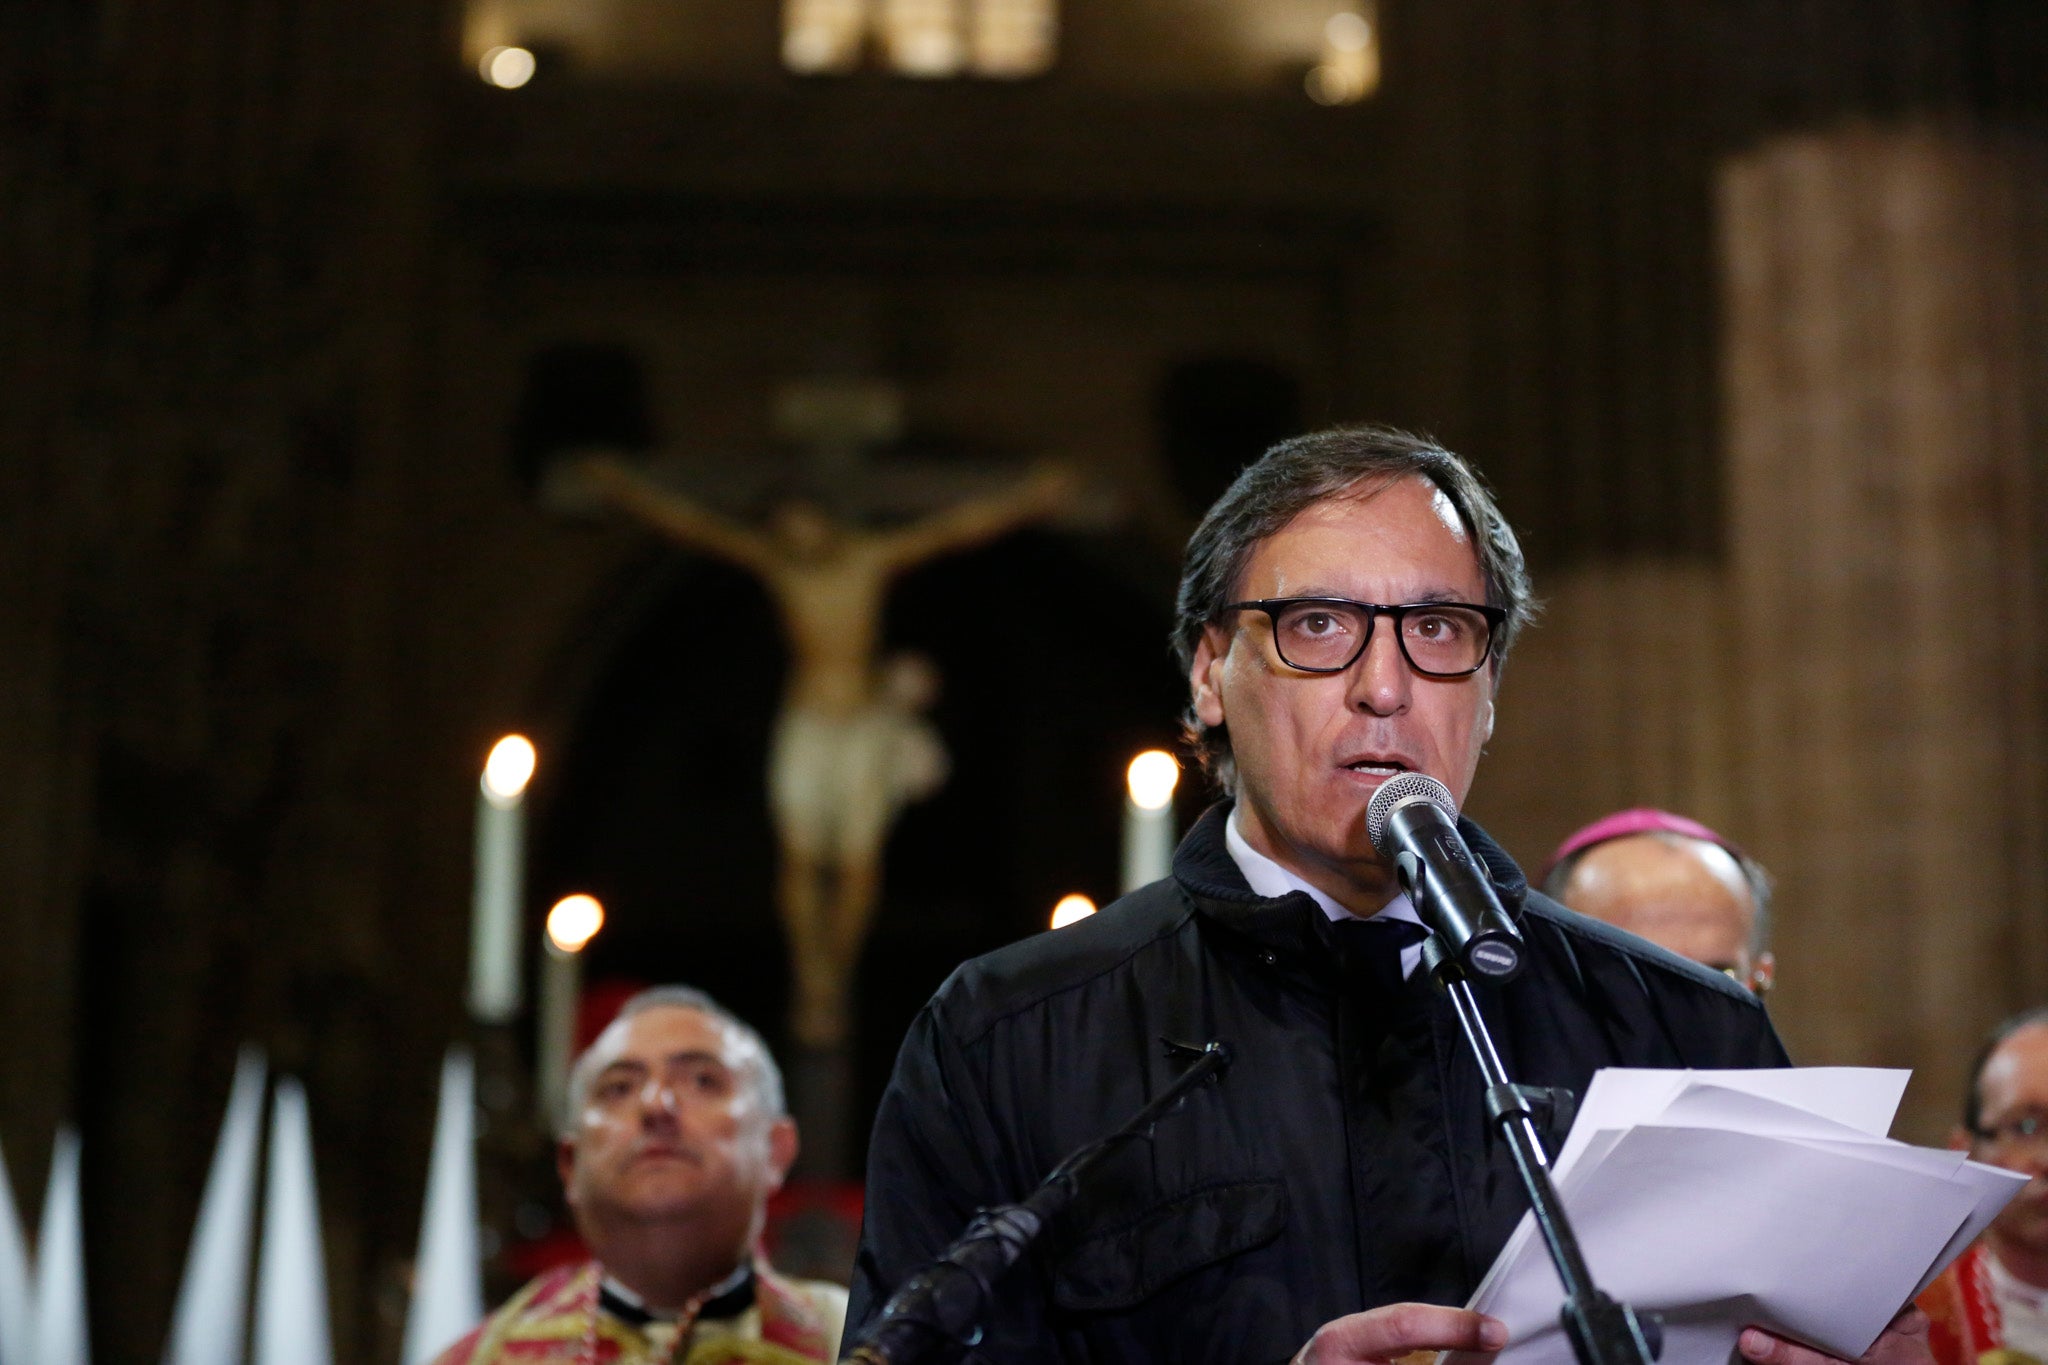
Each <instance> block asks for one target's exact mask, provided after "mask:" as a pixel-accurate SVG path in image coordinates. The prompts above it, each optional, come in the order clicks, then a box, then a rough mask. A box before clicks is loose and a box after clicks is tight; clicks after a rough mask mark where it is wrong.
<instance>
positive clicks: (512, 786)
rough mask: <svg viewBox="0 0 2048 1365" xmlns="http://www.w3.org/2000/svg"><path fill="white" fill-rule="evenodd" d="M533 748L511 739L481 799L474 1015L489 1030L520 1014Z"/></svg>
mask: <svg viewBox="0 0 2048 1365" xmlns="http://www.w3.org/2000/svg"><path fill="white" fill-rule="evenodd" d="M534 763H535V755H534V751H533V744H532V743H531V742H530V741H529V740H528V739H527V738H526V737H525V736H524V735H507V736H505V737H504V738H503V739H501V740H499V741H498V742H497V743H496V744H495V745H493V746H492V748H491V756H490V758H489V759H488V760H487V761H486V762H485V763H484V775H483V779H482V781H480V782H479V783H478V784H477V798H476V887H475V901H474V903H473V905H472V907H471V910H470V920H469V934H470V938H469V1013H470V1016H471V1017H472V1018H474V1019H475V1020H477V1022H479V1023H484V1024H503V1023H509V1022H510V1021H511V1020H512V1019H513V1017H514V1016H516V1015H517V1014H518V1013H519V939H520V927H519V921H520V918H521V916H520V904H519V902H520V898H521V897H522V895H523V894H524V891H525V880H526V784H527V783H528V782H529V781H531V780H532V778H533V768H534Z"/></svg>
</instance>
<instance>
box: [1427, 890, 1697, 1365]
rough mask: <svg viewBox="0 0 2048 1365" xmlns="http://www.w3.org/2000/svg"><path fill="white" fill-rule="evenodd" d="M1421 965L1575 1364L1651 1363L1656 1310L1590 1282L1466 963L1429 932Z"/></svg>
mask: <svg viewBox="0 0 2048 1365" xmlns="http://www.w3.org/2000/svg"><path fill="white" fill-rule="evenodd" d="M1404 880H1405V878H1404ZM1422 963H1423V966H1424V967H1425V968H1427V969H1428V971H1429V974H1430V975H1431V976H1432V977H1434V978H1435V979H1436V983H1437V985H1439V986H1441V987H1442V988H1443V990H1444V992H1445V994H1447V995H1449V996H1450V998H1451V1005H1452V1007H1453V1008H1454V1009H1456V1010H1457V1012H1458V1024H1459V1027H1460V1028H1462V1029H1463V1030H1464V1033H1465V1041H1466V1042H1467V1043H1468V1044H1470V1045H1471V1048H1472V1055H1473V1057H1474V1058H1475V1059H1476V1060H1477V1061H1478V1063H1479V1074H1480V1075H1481V1076H1482V1077H1484V1078H1485V1080H1486V1113H1487V1116H1488V1117H1489V1118H1491V1119H1492V1120H1493V1122H1494V1123H1495V1124H1496V1125H1498V1126H1499V1128H1500V1131H1501V1134H1502V1136H1504V1137H1505V1138H1506V1139H1507V1143H1508V1150H1509V1151H1511V1152H1513V1153H1514V1157H1515V1169H1516V1170H1517V1171H1518V1172H1520V1174H1521V1177H1522V1185H1523V1188H1525V1189H1526V1190H1528V1192H1529V1206H1530V1208H1531V1209H1533V1210H1534V1211H1535V1214H1536V1227H1537V1229H1538V1230H1539V1231H1540V1232H1542V1234H1543V1242H1544V1245H1545V1246H1547V1247H1548V1248H1549V1249H1550V1259H1551V1261H1552V1262H1553V1263H1554V1264H1555V1265H1556V1266H1557V1278H1558V1280H1559V1281H1560V1282H1561V1283H1562V1284H1563V1285H1564V1295H1565V1297H1564V1306H1563V1307H1562V1308H1561V1309H1559V1310H1558V1320H1559V1321H1560V1322H1561V1323H1562V1324H1563V1326H1564V1330H1565V1335H1566V1336H1567V1337H1569V1338H1570V1339H1571V1343H1572V1354H1573V1355H1574V1356H1576V1357H1578V1362H1579V1365H1651V1362H1652V1361H1654V1360H1656V1359H1657V1356H1658V1354H1659V1353H1660V1352H1661V1351H1662V1350H1663V1346H1664V1341H1663V1338H1664V1331H1663V1326H1662V1324H1661V1323H1659V1322H1658V1320H1657V1315H1656V1314H1655V1313H1648V1312H1645V1313H1641V1314H1638V1313H1637V1312H1636V1311H1635V1310H1634V1309H1633V1308H1630V1307H1629V1306H1628V1305H1627V1304H1625V1303H1621V1302H1619V1301H1618V1300H1616V1299H1613V1298H1610V1297H1609V1296H1608V1295H1606V1294H1604V1293H1602V1292H1601V1291H1600V1289H1599V1288H1598V1287H1596V1286H1595V1285H1594V1283H1593V1274H1592V1272H1591V1271H1590V1270H1588V1269H1587V1268H1586V1258H1585V1256H1584V1255H1583V1254H1582V1253H1581V1252H1580V1251H1579V1239H1578V1235H1577V1234H1576V1233H1574V1232H1573V1231H1572V1225H1571V1220H1570V1219H1569V1218H1567V1217H1566V1216H1565V1211H1564V1205H1563V1203H1562V1202H1560V1201H1559V1199H1558V1197H1557V1189H1556V1187H1555V1186H1553V1185H1552V1184H1551V1183H1550V1159H1549V1157H1547V1156H1546V1155H1544V1151H1543V1139H1542V1137H1541V1136H1540V1135H1539V1134H1538V1133H1537V1131H1536V1119H1535V1111H1534V1109H1533V1108H1532V1107H1531V1101H1532V1099H1533V1098H1534V1096H1535V1092H1533V1091H1531V1090H1529V1089H1528V1088H1526V1087H1524V1086H1519V1085H1516V1084H1514V1083H1513V1082H1512V1081H1510V1080H1509V1079H1508V1073H1507V1069H1506V1068H1505V1067H1503V1066H1502V1065H1501V1062H1500V1054H1499V1053H1498V1052H1496V1051H1495V1050H1494V1046H1493V1035H1492V1034H1491V1033H1489V1032H1488V1031H1487V1027H1486V1020H1485V1018H1484V1017H1482V1016H1481V1015H1480V1013H1479V1001H1478V998H1477V997H1476V996H1475V995H1474V994H1473V993H1472V983H1471V981H1470V980H1468V979H1467V978H1466V975H1465V969H1464V968H1463V967H1462V966H1460V965H1459V963H1458V961H1457V959H1456V958H1454V957H1452V956H1451V955H1450V954H1449V953H1448V952H1446V951H1445V949H1444V945H1443V940H1442V939H1441V938H1440V937H1439V936H1438V935H1436V934H1434V933H1432V934H1431V935H1430V936H1429V937H1428V938H1427V939H1426V940H1424V941H1423V945H1422Z"/></svg>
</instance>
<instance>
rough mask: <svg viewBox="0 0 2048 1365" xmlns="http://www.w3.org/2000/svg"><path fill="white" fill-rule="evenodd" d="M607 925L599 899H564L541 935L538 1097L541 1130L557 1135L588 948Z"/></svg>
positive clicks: (559, 902)
mask: <svg viewBox="0 0 2048 1365" xmlns="http://www.w3.org/2000/svg"><path fill="white" fill-rule="evenodd" d="M603 927H604V907H603V906H602V905H599V904H598V903H597V898H596V897H595V896H585V895H575V896H564V897H562V899H560V900H558V901H556V902H555V908H554V909H552V910H550V911H548V925H547V932H546V933H545V934H544V935H542V937H541V950H542V951H541V973H540V1038H539V1041H538V1044H537V1046H536V1047H535V1049H534V1050H535V1052H536V1053H537V1054H538V1062H537V1065H536V1069H535V1073H534V1086H533V1093H534V1097H535V1099H536V1101H537V1111H538V1113H539V1116H540V1122H541V1129H542V1131H544V1132H547V1133H550V1134H552V1133H554V1132H555V1131H557V1128H558V1126H559V1125H560V1124H561V1122H562V1119H563V1105H564V1102H565V1097H566V1095H567V1093H568V1084H569V1062H570V1060H571V1058H570V1052H571V1051H572V1050H573V1049H574V1047H575V1046H576V1005H577V1002H578V1001H580V1000H581V999H582V997H583V948H584V945H586V944H588V943H589V942H590V940H591V939H593V938H595V937H596V936H597V931H598V930H599V929H602V928H603Z"/></svg>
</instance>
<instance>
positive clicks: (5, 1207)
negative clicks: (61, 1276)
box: [0, 1154, 36, 1365]
mask: <svg viewBox="0 0 2048 1365" xmlns="http://www.w3.org/2000/svg"><path fill="white" fill-rule="evenodd" d="M35 1292H36V1290H35V1272H34V1271H33V1270H32V1269H31V1268H30V1266H29V1259H28V1238H27V1236H26V1235H25V1234H24V1233H23V1232H22V1227H21V1209H20V1206H19V1205H17V1204H16V1203H15V1202H14V1185H13V1183H12V1182H11V1181H9V1180H8V1178H7V1159H6V1156H5V1155H4V1154H0V1365H30V1362H31V1361H33V1360H34V1359H35V1356H34V1355H33V1353H32V1341H33V1337H32V1335H31V1333H32V1330H33V1327H34V1322H35V1318H34V1314H35Z"/></svg>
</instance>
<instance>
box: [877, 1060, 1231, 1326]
mask: <svg viewBox="0 0 2048 1365" xmlns="http://www.w3.org/2000/svg"><path fill="white" fill-rule="evenodd" d="M1166 1049H1167V1051H1168V1052H1169V1053H1172V1054H1175V1055H1184V1054H1188V1053H1193V1054H1194V1055H1195V1061H1194V1063H1193V1064H1192V1065H1191V1066H1189V1067H1188V1069H1187V1070H1185V1071H1183V1072H1181V1074H1180V1075H1179V1076H1178V1077H1177V1078H1175V1080H1174V1082H1173V1084H1172V1085H1169V1086H1167V1087H1166V1089H1164V1090H1162V1091H1160V1092H1159V1094H1158V1095H1157V1096H1155V1097H1154V1098H1153V1100H1152V1101H1151V1103H1149V1104H1147V1105H1146V1106H1145V1107H1144V1108H1142V1109H1140V1110H1139V1111H1138V1112H1137V1113H1135V1114H1133V1115H1132V1116H1131V1118H1130V1120H1129V1121H1128V1122H1127V1123H1125V1124H1124V1126H1123V1127H1121V1128H1119V1129H1117V1130H1116V1131H1115V1132H1113V1133H1111V1134H1109V1136H1107V1137H1105V1138H1102V1139H1101V1140H1100V1141H1097V1142H1092V1143H1090V1144H1088V1145H1087V1146H1086V1147H1083V1148H1081V1149H1080V1150H1079V1151H1076V1152H1074V1153H1072V1154H1071V1155H1069V1156H1068V1157H1067V1159H1066V1160H1064V1161H1062V1162H1061V1163H1060V1164H1059V1165H1058V1166H1056V1167H1054V1168H1053V1172H1052V1174H1051V1175H1048V1176H1047V1177H1046V1178H1045V1179H1044V1180H1043V1181H1042V1182H1040V1184H1039V1186H1038V1188H1037V1189H1036V1190H1033V1191H1032V1192H1031V1195H1030V1197H1029V1198H1027V1199H1025V1200H1024V1202H1023V1203H1021V1204H1004V1205H1002V1206H1001V1207H999V1208H993V1209H983V1210H982V1211H981V1212H980V1213H978V1214H977V1215H975V1218H974V1221H973V1222H971V1223H969V1224H968V1225H967V1231H965V1232H963V1233H961V1234H960V1236H959V1238H958V1239H957V1240H956V1241H955V1242H954V1243H953V1244H952V1245H951V1246H949V1247H947V1248H946V1250H945V1251H944V1252H943V1253H941V1254H940V1256H939V1258H938V1259H937V1260H935V1261H932V1262H930V1263H929V1264H927V1265H926V1266H925V1267H924V1268H923V1269H921V1270H919V1271H918V1272H917V1273H916V1274H915V1275H912V1276H911V1277H910V1278H909V1279H908V1280H905V1281H904V1282H903V1284H902V1285H901V1286H899V1287H898V1288H897V1290H896V1292H895V1293H894V1294H891V1295H890V1296H889V1301H888V1302H887V1303H885V1304H883V1305H882V1311H881V1314H880V1316H878V1317H877V1318H876V1319H875V1320H874V1322H873V1323H872V1324H871V1325H870V1326H869V1327H868V1329H867V1331H865V1332H863V1333H862V1334H861V1337H860V1340H859V1341H857V1342H856V1343H855V1344H854V1345H853V1346H852V1347H851V1348H850V1349H849V1350H848V1351H847V1352H846V1354H845V1355H843V1356H842V1357H840V1359H841V1360H842V1361H857V1362H860V1365H911V1362H913V1361H921V1360H956V1359H958V1358H959V1357H960V1356H961V1355H962V1354H964V1353H965V1352H966V1351H968V1350H969V1349H971V1348H972V1347H974V1346H975V1345H976V1344H978V1343H979V1342H980V1341H981V1329H982V1319H983V1318H985V1317H986V1316H987V1315H988V1309H989V1306H990V1304H991V1303H992V1302H993V1301H994V1299H995V1282H996V1280H997V1279H998V1278H999V1277H1000V1276H1001V1275H1002V1274H1003V1272H1005V1271H1007V1270H1008V1269H1009V1268H1010V1267H1011V1266H1012V1265H1014V1264H1015V1263H1016V1261H1017V1258H1018V1257H1020V1256H1022V1255H1023V1254H1024V1251H1025V1249H1026V1248H1027V1247H1029V1246H1030V1245H1031V1243H1032V1242H1033V1241H1034V1240H1036V1239H1037V1237H1038V1235H1039V1234H1040V1233H1041V1232H1043V1231H1045V1228H1046V1226H1047V1225H1048V1224H1049V1223H1051V1222H1052V1220H1053V1218H1054V1217H1055V1216H1056V1215H1058V1214H1059V1212H1060V1211H1061V1210H1062V1209H1064V1208H1066V1206H1067V1205H1068V1204H1070V1203H1072V1202H1073V1200H1074V1197H1075V1196H1076V1195H1078V1194H1079V1193H1080V1192H1081V1190H1082V1188H1083V1186H1084V1185H1085V1184H1086V1182H1087V1180H1088V1178H1089V1176H1090V1175H1092V1174H1093V1173H1094V1171H1095V1169H1096V1168H1097V1167H1099V1166H1100V1165H1101V1164H1102V1162H1103V1161H1104V1160H1105V1159H1106V1158H1107V1157H1108V1156H1109V1155H1110V1153H1112V1152H1115V1151H1118V1150H1120V1149H1121V1148H1122V1147H1123V1145H1124V1144H1125V1143H1127V1142H1130V1141H1132V1140H1134V1139H1136V1138H1140V1137H1146V1136H1149V1132H1148V1130H1149V1129H1150V1128H1151V1127H1152V1125H1153V1124H1154V1123H1155V1122H1157V1121H1158V1120H1159V1119H1160V1118H1161V1117H1163V1116H1164V1115H1165V1114H1166V1112H1167V1111H1168V1110H1169V1109H1171V1108H1173V1106H1174V1105H1176V1104H1178V1103H1180V1101H1181V1098H1182V1097H1183V1096H1185V1095H1186V1094H1187V1093H1188V1092H1189V1091H1191V1090H1193V1089H1194V1088H1195V1087H1197V1086H1199V1085H1201V1084H1202V1083H1203V1082H1204V1081H1206V1080H1208V1079H1209V1078H1210V1077H1211V1076H1214V1075H1216V1074H1217V1073H1218V1072H1220V1071H1222V1070H1223V1068H1224V1067H1226V1066H1228V1065H1230V1049H1229V1048H1228V1047H1226V1046H1225V1045H1224V1044H1222V1043H1220V1042H1211V1043H1207V1044H1204V1045H1203V1046H1201V1047H1199V1048H1197V1047H1192V1046H1189V1045H1188V1044H1185V1043H1175V1042H1173V1041H1171V1040H1168V1041H1167V1043H1166Z"/></svg>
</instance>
